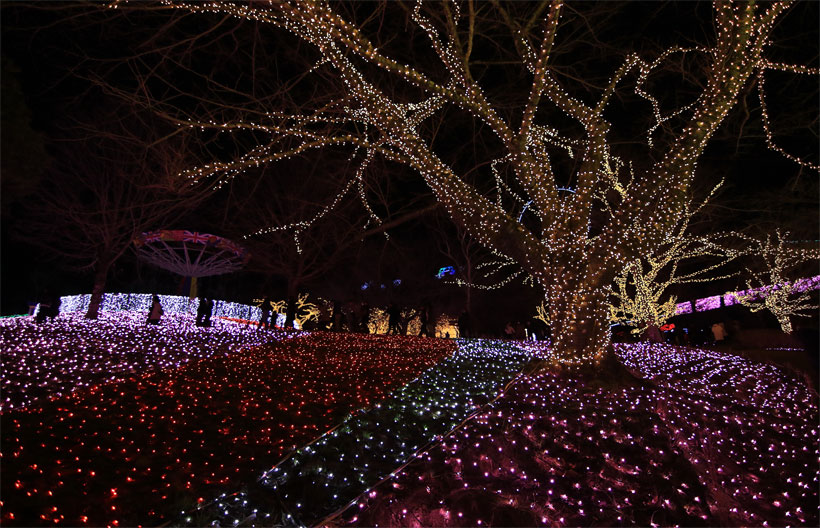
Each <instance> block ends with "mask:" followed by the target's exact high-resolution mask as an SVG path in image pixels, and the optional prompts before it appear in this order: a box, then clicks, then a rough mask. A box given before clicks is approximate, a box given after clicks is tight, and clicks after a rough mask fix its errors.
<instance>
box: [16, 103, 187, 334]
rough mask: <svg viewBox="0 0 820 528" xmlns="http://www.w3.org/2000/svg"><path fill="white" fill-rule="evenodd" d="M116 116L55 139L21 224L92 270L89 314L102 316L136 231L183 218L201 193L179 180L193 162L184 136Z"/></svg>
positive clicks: (36, 239)
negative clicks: (149, 130) (148, 131)
mask: <svg viewBox="0 0 820 528" xmlns="http://www.w3.org/2000/svg"><path fill="white" fill-rule="evenodd" d="M113 115H115V116H118V117H119V118H120V119H121V120H118V121H115V122H113V123H109V124H108V125H107V127H105V128H103V127H101V125H100V124H99V123H95V124H94V125H93V126H91V125H84V126H77V127H75V128H74V129H73V131H74V133H75V136H74V137H72V138H64V139H62V140H60V141H59V142H57V144H56V147H55V149H54V160H55V162H54V167H53V169H52V170H51V171H50V172H49V173H48V174H47V175H46V176H45V177H44V178H43V181H42V182H41V187H40V189H39V191H38V193H37V194H36V199H34V200H32V201H31V202H30V203H29V204H28V206H27V207H28V208H29V211H30V221H29V222H27V223H26V224H25V225H24V226H23V227H22V228H21V229H22V231H23V234H24V235H25V236H26V238H27V240H28V241H30V242H32V243H34V244H36V245H38V246H40V247H42V248H43V249H44V250H46V252H47V253H48V254H50V255H52V256H53V257H54V258H55V259H59V260H60V261H61V262H65V263H67V264H68V265H70V266H72V267H74V268H75V269H77V270H79V271H83V272H84V271H90V272H92V273H93V277H94V279H93V281H94V282H93V288H92V293H91V302H90V304H89V307H88V311H87V313H86V317H88V318H90V319H96V318H97V316H98V313H99V310H100V303H101V302H102V298H103V293H104V292H105V285H106V281H107V279H108V275H109V272H110V271H111V269H112V267H113V265H114V263H115V262H117V261H118V260H119V259H120V258H121V257H122V256H123V255H124V254H125V253H126V252H127V251H128V250H129V249H130V248H131V247H132V243H133V240H134V238H135V237H136V236H137V235H138V234H140V233H142V232H144V231H148V230H151V229H156V228H158V227H162V226H164V225H165V224H166V223H168V222H170V221H171V220H173V219H174V218H177V217H178V216H179V215H181V214H183V213H184V211H185V210H186V208H188V207H191V206H192V205H193V204H194V203H195V202H196V200H197V199H198V197H199V195H198V194H197V193H195V192H194V188H193V187H191V186H190V185H185V186H180V184H179V179H178V173H179V171H180V170H182V168H183V166H184V165H185V164H186V163H190V158H189V155H188V153H187V152H186V150H185V144H184V142H183V141H181V139H180V137H177V138H175V139H174V140H171V141H163V142H160V143H156V144H151V140H150V139H148V136H147V135H146V136H140V135H138V134H137V133H135V132H134V130H135V129H138V127H137V126H135V124H136V121H137V119H138V116H137V115H136V114H134V113H132V112H130V111H128V109H122V108H119V109H117V110H115V111H114V112H113Z"/></svg>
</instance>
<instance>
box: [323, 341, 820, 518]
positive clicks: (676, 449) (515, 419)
mask: <svg viewBox="0 0 820 528" xmlns="http://www.w3.org/2000/svg"><path fill="white" fill-rule="evenodd" d="M614 346H615V347H616V352H617V354H618V356H619V357H620V358H621V360H622V361H623V362H624V363H625V364H626V365H627V366H628V367H629V368H630V369H632V370H633V371H634V372H636V373H637V374H639V375H641V376H643V377H644V378H645V380H646V382H647V383H644V384H633V385H629V386H623V387H619V388H617V389H607V388H602V387H600V386H599V385H597V384H589V383H587V382H585V381H584V380H583V379H579V378H576V377H568V376H562V375H560V374H556V373H553V372H539V373H537V374H535V375H533V376H529V377H525V378H521V379H519V380H518V381H517V382H516V383H515V384H513V385H511V386H510V387H509V388H508V389H507V390H506V391H505V393H504V394H503V395H502V396H501V397H500V398H499V399H498V400H497V401H495V402H494V403H493V404H492V406H491V407H490V408H488V409H486V410H485V411H484V412H482V413H481V414H479V415H477V416H476V417H475V418H473V419H472V420H470V421H469V422H467V423H465V424H464V426H463V427H460V428H458V429H456V430H455V431H454V432H453V433H451V434H450V435H448V436H447V437H445V438H443V439H442V441H441V442H440V443H439V444H438V445H436V446H435V447H433V448H431V449H430V450H429V451H427V452H426V453H423V454H422V456H418V457H416V459H415V460H414V461H413V462H412V463H410V464H408V465H407V466H405V467H403V468H402V469H401V471H399V472H398V473H397V474H396V475H395V476H394V477H392V478H390V479H388V480H386V481H385V482H384V483H383V484H381V485H379V486H377V487H375V488H373V489H370V490H367V491H365V492H364V493H362V495H360V496H359V497H358V499H357V500H356V501H355V502H354V504H353V507H351V508H349V509H347V510H346V511H344V512H342V513H341V514H340V515H337V516H332V517H328V518H326V519H323V520H321V521H320V522H317V523H316V524H320V525H323V524H333V523H336V524H339V525H352V526H408V525H409V526H465V525H466V526H493V525H495V526H508V525H516V526H519V525H527V526H581V525H590V524H602V525H607V526H621V525H638V526H652V525H654V526H672V525H681V526H694V525H711V526H716V525H728V524H737V525H754V526H767V525H772V526H774V525H781V524H783V525H785V524H789V523H798V524H805V525H814V524H817V520H818V507H817V505H818V491H817V490H818V474H820V471H819V470H820V466H818V454H820V445H818V426H817V423H818V407H817V394H816V393H815V392H814V391H813V390H812V389H811V388H810V387H809V386H807V385H806V384H805V383H803V382H802V381H801V380H800V379H797V378H795V377H793V376H791V375H789V374H787V373H785V372H784V371H782V370H780V369H779V368H778V367H775V366H773V365H771V364H761V363H752V362H750V361H749V360H746V359H743V358H740V357H736V356H731V355H727V354H723V353H716V352H711V351H706V350H696V349H690V348H683V347H671V346H668V345H650V344H646V343H641V344H635V345H626V344H615V345H614ZM459 514H460V515H459Z"/></svg>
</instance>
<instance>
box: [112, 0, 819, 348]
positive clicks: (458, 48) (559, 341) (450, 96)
mask: <svg viewBox="0 0 820 528" xmlns="http://www.w3.org/2000/svg"><path fill="white" fill-rule="evenodd" d="M127 5H128V4H127V3H123V2H113V3H112V6H113V7H114V8H120V7H123V6H127ZM162 5H163V6H165V7H167V8H171V9H177V10H182V11H184V12H196V13H203V14H211V16H212V17H214V18H213V20H214V23H217V21H219V23H220V24H223V23H224V20H225V18H224V17H225V16H231V17H234V18H235V19H237V20H239V23H241V24H248V25H250V26H252V27H254V28H257V29H258V28H267V27H275V28H281V29H284V30H286V32H287V35H286V36H282V37H281V38H282V39H283V40H282V43H283V44H284V45H282V46H280V47H281V49H282V50H283V51H282V57H284V56H285V55H286V54H288V53H291V52H290V51H288V50H292V49H296V48H298V49H299V54H300V55H301V56H302V58H304V59H305V60H307V61H309V63H310V64H309V65H308V66H306V67H305V68H304V69H302V70H301V73H298V74H297V73H294V72H293V70H287V71H285V69H284V68H282V71H283V73H282V75H285V76H286V80H283V83H282V85H281V86H280V91H279V92H277V94H281V95H282V97H280V99H279V100H278V104H275V105H270V104H269V105H268V106H266V107H265V106H263V105H259V104H258V103H259V101H260V99H259V97H255V98H247V99H246V100H248V101H252V102H253V105H252V107H251V108H249V109H248V111H243V108H242V107H241V105H240V103H239V102H237V101H242V99H241V98H240V97H238V96H235V94H233V93H232V92H233V91H236V88H235V87H233V86H231V87H227V88H229V89H227V88H226V87H224V86H223V87H222V88H223V90H222V93H223V95H224V96H225V97H224V98H223V99H222V100H218V99H217V98H210V99H207V100H205V99H201V101H205V102H204V103H203V104H199V105H197V106H196V107H195V108H193V107H190V106H189V107H187V108H178V109H176V110H173V109H172V107H173V101H172V98H170V97H166V99H165V100H164V101H163V102H165V103H166V104H165V105H164V107H162V108H160V109H161V110H163V111H165V112H166V113H169V114H173V119H175V120H176V121H177V122H178V123H179V124H181V125H187V126H190V127H192V128H198V129H203V130H216V131H219V132H220V133H223V134H236V135H243V134H244V135H254V136H255V137H258V138H259V140H258V141H257V142H256V143H255V144H254V145H253V146H252V147H251V148H249V149H248V150H246V151H245V152H244V153H241V154H240V155H238V156H236V158H235V159H233V160H230V161H223V160H218V161H215V162H212V163H209V164H207V165H203V166H201V167H198V168H195V169H191V170H189V171H188V172H187V173H186V176H188V177H189V178H191V179H192V180H193V181H202V180H206V179H209V178H211V181H213V182H214V184H215V185H216V186H219V185H223V184H224V182H226V181H228V180H229V179H231V178H233V177H235V176H236V175H238V174H240V173H242V172H243V171H245V170H246V169H249V168H253V167H257V166H259V165H262V164H267V163H271V162H274V161H277V160H280V159H284V158H288V157H292V156H294V155H297V154H300V153H303V152H308V151H312V150H315V149H322V148H328V149H338V148H340V147H342V146H346V147H348V148H351V149H352V151H353V157H354V158H355V159H356V160H357V161H359V162H360V163H361V165H362V166H363V167H365V166H367V165H368V164H369V163H371V162H372V161H373V159H374V158H383V159H385V160H388V161H390V162H393V163H394V164H396V165H397V166H399V165H403V166H405V167H409V168H411V169H413V170H414V171H416V172H417V173H418V174H420V175H421V177H422V179H423V180H424V182H425V183H426V185H427V186H428V187H429V190H430V191H431V192H432V193H433V195H434V196H435V198H436V199H437V200H438V201H439V202H440V203H441V205H442V206H443V207H444V209H445V210H446V211H447V213H448V214H449V216H450V217H451V219H452V220H453V221H454V222H455V223H456V224H458V225H459V226H461V227H462V228H464V229H465V230H466V232H467V233H468V234H469V235H470V236H471V237H472V238H474V239H475V240H477V241H478V242H479V243H480V244H482V245H483V246H484V247H486V248H487V249H489V250H491V251H493V252H494V253H496V254H497V255H500V256H502V258H503V259H506V260H509V261H511V262H514V263H516V264H517V265H519V266H520V267H521V268H522V269H523V270H524V272H526V273H527V274H529V275H531V276H532V277H533V279H534V280H535V281H536V282H537V283H538V284H539V285H540V287H542V288H543V290H544V292H545V303H546V306H548V309H549V319H550V322H551V327H552V335H553V336H554V345H555V348H556V351H557V354H558V357H560V358H562V360H563V361H565V362H567V363H575V362H586V361H591V360H594V359H596V358H598V357H599V356H600V354H601V353H602V352H603V350H604V349H605V348H606V347H607V345H608V343H609V327H608V320H609V317H608V313H607V311H608V310H607V299H608V296H609V293H610V285H611V284H612V283H613V281H614V279H615V277H616V276H617V275H618V273H620V272H621V271H622V270H623V269H624V267H625V266H627V265H629V263H632V262H635V260H636V259H639V258H642V257H645V256H646V255H651V254H653V253H655V252H656V251H657V250H658V248H659V246H660V245H661V244H662V243H663V242H664V241H665V240H667V238H668V237H669V235H670V234H671V233H672V232H673V231H674V229H675V227H676V226H678V225H679V223H680V221H681V217H682V215H683V214H685V205H686V203H687V196H688V193H689V190H690V188H691V186H692V183H693V180H694V178H695V174H696V168H697V163H698V160H699V159H700V158H701V157H702V155H703V153H704V150H705V149H706V147H707V145H708V144H709V143H710V140H711V139H712V138H713V137H714V135H715V133H716V131H717V130H718V128H719V127H720V125H721V123H722V122H723V121H724V119H725V118H726V116H727V115H728V114H729V112H730V110H731V109H732V108H733V106H734V105H735V103H736V101H737V99H738V96H739V94H740V92H741V91H742V90H744V89H745V88H746V87H747V86H749V83H750V82H751V80H752V79H755V82H756V84H757V86H758V88H760V89H761V101H764V99H763V93H762V88H763V80H764V76H765V74H766V72H768V71H770V70H778V71H781V72H790V73H793V74H814V75H816V74H817V73H818V72H817V69H812V68H807V67H804V66H800V65H791V64H787V63H784V62H775V61H774V60H770V59H767V58H766V56H765V54H764V50H766V48H767V46H769V44H770V36H771V34H772V31H773V28H774V26H775V24H776V23H777V22H778V21H779V20H780V19H781V18H782V16H783V15H784V13H786V11H787V10H788V9H789V7H790V5H791V3H790V2H771V3H760V4H757V3H754V2H742V3H729V2H716V3H715V4H714V6H713V13H712V15H711V16H712V18H713V24H712V26H713V27H714V34H713V35H709V36H708V38H706V39H704V40H705V41H706V42H704V43H701V44H699V45H692V44H691V41H690V40H688V39H685V40H686V47H683V46H679V45H674V44H672V45H670V46H669V47H668V48H666V49H664V50H660V51H657V50H656V51H654V52H646V51H645V50H641V53H638V51H635V50H636V49H639V48H638V47H637V46H633V45H632V44H631V42H632V41H633V40H634V39H632V38H631V37H630V38H628V39H627V38H626V37H624V36H623V35H621V36H620V37H621V40H619V41H617V42H614V43H613V44H608V43H605V42H600V41H598V38H597V36H595V35H593V36H592V37H594V38H592V39H591V40H594V41H595V43H594V45H593V50H594V51H595V53H596V54H604V53H605V52H610V51H611V48H612V47H618V46H622V47H623V51H622V52H619V53H615V54H614V55H609V56H618V57H619V60H618V63H617V64H616V63H615V62H613V61H609V62H607V61H606V60H600V61H599V62H597V63H596V62H595V60H597V57H591V56H590V54H585V53H584V51H583V48H581V47H579V46H580V44H579V43H581V42H585V41H587V40H590V39H589V38H588V37H590V35H589V34H586V35H585V36H579V32H581V31H583V28H584V27H585V25H586V24H587V19H588V17H589V16H590V15H591V14H592V13H593V11H594V10H595V9H598V8H597V7H596V6H595V4H584V3H581V4H579V5H577V6H572V5H570V6H566V7H565V6H564V4H563V2H562V1H560V0H555V1H552V2H549V3H546V2H540V3H530V2H513V3H509V4H502V3H500V2H483V3H475V2H471V1H467V2H433V3H429V4H422V3H417V4H415V5H414V6H412V7H411V6H409V5H407V4H405V3H399V2H396V3H383V4H370V3H356V2H354V3H351V4H342V3H323V2H317V1H311V0H304V1H297V2H272V3H269V4H261V3H247V4H245V3H242V4H240V3H235V2H207V3H199V2H184V1H179V2H177V1H172V0H167V1H165V2H162ZM699 5H700V4H699ZM137 7H138V8H139V6H137ZM606 9H609V7H607V8H606ZM565 11H568V12H569V14H568V15H567V16H566V17H565V18H566V23H565V24H564V23H562V14H563V13H564V12H565ZM699 16H700V15H699ZM690 21H691V20H690ZM694 22H700V24H698V26H701V25H703V21H702V18H697V17H696V20H695V21H694ZM707 26H708V24H707ZM562 28H565V30H566V31H567V34H568V37H567V38H562V37H561V32H562V30H564V29H562ZM695 29H697V28H695ZM667 33H668V32H667ZM397 35H398V36H400V38H396V37H397ZM613 38H614V39H616V40H617V38H616V37H613ZM691 38H701V39H703V35H702V33H698V32H694V33H693V34H692V35H691ZM815 40H816V39H815ZM306 45H307V46H306ZM291 55H292V53H291ZM567 63H569V64H570V66H569V67H568V66H567ZM671 63H674V64H681V65H682V66H681V68H680V69H681V70H683V73H682V75H681V77H682V80H681V81H680V83H676V82H674V81H669V80H668V79H666V80H663V79H659V80H657V81H656V80H655V76H654V74H656V73H657V72H667V73H668V72H669V71H670V70H669V68H668V65H669V64H671ZM291 66H292V65H291ZM602 72H604V73H603V74H602ZM311 82H313V84H311ZM679 84H680V85H684V84H685V85H686V89H680V87H679ZM143 85H144V86H149V85H150V83H147V84H146V83H143ZM308 86H309V87H310V88H306V87H308ZM305 94H307V95H305ZM630 96H636V97H639V98H640V101H642V104H643V106H640V104H638V103H635V104H633V105H632V106H629V105H627V106H623V107H622V109H621V110H620V111H614V112H610V107H611V106H612V105H613V104H615V103H613V102H614V101H615V102H618V104H620V101H621V100H624V99H625V98H628V97H630ZM146 97H148V98H151V97H152V96H151V95H150V94H149V95H148V96H146ZM153 99H156V97H154V98H153ZM153 99H152V100H153ZM271 99H272V98H269V99H267V102H268V103H270V102H271ZM681 101H683V103H681ZM214 105H216V106H214ZM155 106H161V105H156V104H155ZM764 107H765V105H764ZM636 109H640V110H641V111H643V112H645V114H646V115H648V116H650V119H649V120H640V119H636V117H635V114H634V110H636ZM764 114H765V116H764V117H766V120H765V122H764V126H766V127H767V128H766V130H767V134H768V132H769V128H768V125H767V124H766V123H768V120H767V119H768V117H767V116H768V109H767V108H764ZM620 121H624V122H625V123H626V127H627V128H629V127H635V126H639V125H640V126H643V125H644V124H645V126H644V128H643V130H642V132H640V133H639V134H637V135H638V136H640V137H643V138H644V143H645V144H644V145H643V146H642V147H640V148H637V147H629V148H622V146H621V145H619V144H618V143H619V142H618V141H615V140H613V138H614V137H615V132H614V130H613V128H614V127H613V123H614V122H620ZM448 127H449V128H448ZM628 135H629V134H628ZM634 136H635V134H631V136H630V137H633V139H634ZM767 137H768V138H769V140H770V143H771V144H772V146H773V147H776V148H780V147H778V146H777V145H776V144H775V141H774V139H773V138H772V137H771V136H767ZM463 142H472V143H473V144H474V145H475V146H474V148H473V150H472V153H471V155H470V156H468V157H467V159H466V160H465V156H464V155H463V154H464V152H465V150H464V149H463V148H459V149H458V152H459V153H460V154H461V155H460V156H459V157H458V158H457V159H455V158H454V157H453V156H452V155H451V153H450V151H449V150H448V146H449V147H452V145H453V144H454V143H463ZM630 143H634V141H631V142H630ZM781 150H782V149H781ZM787 155H789V156H791V155H790V154H787ZM795 159H796V161H800V162H801V163H806V162H803V161H802V160H799V159H797V158H795ZM487 169H489V170H487ZM360 174H361V171H356V172H355V175H353V176H352V179H351V181H352V182H354V183H353V185H358V184H357V183H355V182H356V181H357V179H358V178H360V176H359V175H360ZM358 181H360V179H359V180H358ZM487 181H489V182H490V183H489V184H488V183H487Z"/></svg>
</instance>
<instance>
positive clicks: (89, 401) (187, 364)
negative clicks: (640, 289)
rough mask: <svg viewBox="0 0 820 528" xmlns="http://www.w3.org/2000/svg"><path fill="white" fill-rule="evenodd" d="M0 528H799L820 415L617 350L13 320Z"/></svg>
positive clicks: (808, 391)
mask: <svg viewBox="0 0 820 528" xmlns="http://www.w3.org/2000/svg"><path fill="white" fill-rule="evenodd" d="M0 342H2V357H3V372H2V389H3V411H2V415H0V417H1V418H2V453H3V458H2V461H3V473H4V476H5V478H3V479H2V494H3V518H2V520H3V524H6V525H14V526H17V525H46V524H48V525H66V526H82V525H90V526H101V525H114V526H116V525H120V526H136V525H159V524H163V523H172V524H183V525H192V526H202V525H209V526H235V525H242V526H252V525H255V526H270V525H275V524H285V525H314V524H331V525H339V526H348V525H349V526H511V525H515V526H578V525H593V526H594V525H606V526H610V525H611V526H618V525H626V526H630V525H638V526H648V525H658V526H671V525H685V526H718V525H720V526H746V525H755V526H781V525H805V526H814V525H816V524H817V522H818V493H817V486H818V427H817V422H818V402H817V393H816V392H815V391H814V390H813V389H812V388H810V387H808V386H806V384H805V382H804V381H803V380H801V379H798V378H796V377H794V376H793V375H791V374H789V373H788V372H785V371H783V370H781V369H780V368H778V367H775V366H773V365H771V364H762V363H753V362H751V361H749V360H747V359H744V358H741V357H738V356H732V355H728V354H723V353H717V352H712V351H707V350H698V349H691V348H679V347H672V346H668V345H646V344H634V345H616V349H615V354H614V355H612V356H611V357H610V358H609V360H608V363H605V364H604V365H603V367H602V368H603V369H604V370H603V372H604V373H605V374H606V373H608V374H607V375H604V376H601V375H595V376H592V375H590V374H589V373H583V372H580V373H578V372H575V373H569V372H567V371H564V370H560V369H559V370H556V369H555V368H552V367H550V366H549V365H550V364H551V361H550V360H551V352H550V349H549V347H548V346H546V345H544V344H541V343H533V342H515V341H487V340H455V341H454V340H445V339H430V338H413V337H398V336H391V337H386V336H374V335H356V334H344V333H338V334H337V333H327V332H317V333H299V332H293V333H284V332H278V331H272V332H270V331H259V330H257V329H256V328H255V327H249V326H246V325H239V324H235V323H232V322H227V321H224V320H218V321H217V322H216V324H215V326H214V327H212V328H197V327H195V326H194V325H193V324H192V321H191V320H190V319H188V316H184V315H174V316H171V317H167V318H166V320H165V321H164V322H163V325H161V326H159V327H153V326H146V325H145V324H144V313H142V312H127V311H126V312H109V313H106V314H104V316H103V317H102V318H101V319H100V320H98V321H87V320H85V319H82V318H81V317H80V316H79V315H63V316H61V317H59V318H57V319H56V320H54V321H53V322H46V323H42V324H36V323H34V321H33V319H32V318H25V317H24V318H15V319H6V320H3V321H2V325H0Z"/></svg>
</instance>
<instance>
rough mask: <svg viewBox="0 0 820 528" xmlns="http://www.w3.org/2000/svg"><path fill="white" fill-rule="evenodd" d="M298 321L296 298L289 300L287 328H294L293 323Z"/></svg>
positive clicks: (286, 318)
mask: <svg viewBox="0 0 820 528" xmlns="http://www.w3.org/2000/svg"><path fill="white" fill-rule="evenodd" d="M295 319H296V298H294V297H289V298H288V306H287V313H286V314H285V328H293V321H294V320H295Z"/></svg>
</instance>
